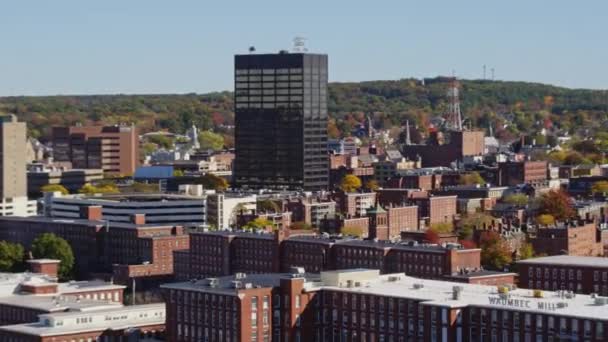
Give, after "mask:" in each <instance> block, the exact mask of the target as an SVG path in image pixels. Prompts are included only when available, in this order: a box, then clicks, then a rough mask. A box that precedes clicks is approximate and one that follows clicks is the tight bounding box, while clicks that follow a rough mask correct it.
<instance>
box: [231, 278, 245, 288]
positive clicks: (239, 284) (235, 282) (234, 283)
mask: <svg viewBox="0 0 608 342" xmlns="http://www.w3.org/2000/svg"><path fill="white" fill-rule="evenodd" d="M242 287H243V283H242V282H241V281H239V280H233V281H232V288H233V289H240V288H242Z"/></svg>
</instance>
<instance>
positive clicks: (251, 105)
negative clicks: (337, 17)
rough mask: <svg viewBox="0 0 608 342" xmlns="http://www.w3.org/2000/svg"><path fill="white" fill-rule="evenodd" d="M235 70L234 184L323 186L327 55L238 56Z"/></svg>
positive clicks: (326, 170) (326, 163)
mask: <svg viewBox="0 0 608 342" xmlns="http://www.w3.org/2000/svg"><path fill="white" fill-rule="evenodd" d="M234 69H235V72H234V73H235V77H234V80H235V81H234V88H235V125H236V128H235V146H236V158H235V166H234V168H235V169H234V173H235V174H234V176H235V177H234V180H235V185H236V186H238V187H243V188H287V189H304V190H320V189H326V188H327V186H328V182H329V159H328V155H327V55H319V54H309V53H287V52H281V53H278V54H250V55H237V56H235V59H234Z"/></svg>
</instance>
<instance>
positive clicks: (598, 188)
mask: <svg viewBox="0 0 608 342" xmlns="http://www.w3.org/2000/svg"><path fill="white" fill-rule="evenodd" d="M591 192H592V193H594V194H601V193H608V181H599V182H595V183H593V185H592V186H591Z"/></svg>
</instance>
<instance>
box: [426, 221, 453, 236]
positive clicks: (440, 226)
mask: <svg viewBox="0 0 608 342" xmlns="http://www.w3.org/2000/svg"><path fill="white" fill-rule="evenodd" d="M429 230H432V231H434V232H436V233H438V234H445V233H451V232H453V231H454V225H453V224H451V223H449V222H438V223H432V224H431V226H430V227H429Z"/></svg>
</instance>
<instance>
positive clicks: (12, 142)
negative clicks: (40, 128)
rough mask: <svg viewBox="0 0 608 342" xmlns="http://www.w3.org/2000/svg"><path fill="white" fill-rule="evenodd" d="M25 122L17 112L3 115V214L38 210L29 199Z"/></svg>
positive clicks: (0, 126) (0, 196) (0, 137)
mask: <svg viewBox="0 0 608 342" xmlns="http://www.w3.org/2000/svg"><path fill="white" fill-rule="evenodd" d="M25 133H26V125H25V123H24V122H18V121H17V117H16V116H15V115H12V114H11V115H3V116H0V144H1V146H0V170H1V174H0V177H1V181H0V216H30V215H35V214H36V202H35V201H29V200H28V199H27V180H26V136H25Z"/></svg>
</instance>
